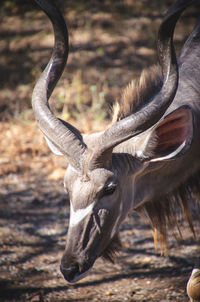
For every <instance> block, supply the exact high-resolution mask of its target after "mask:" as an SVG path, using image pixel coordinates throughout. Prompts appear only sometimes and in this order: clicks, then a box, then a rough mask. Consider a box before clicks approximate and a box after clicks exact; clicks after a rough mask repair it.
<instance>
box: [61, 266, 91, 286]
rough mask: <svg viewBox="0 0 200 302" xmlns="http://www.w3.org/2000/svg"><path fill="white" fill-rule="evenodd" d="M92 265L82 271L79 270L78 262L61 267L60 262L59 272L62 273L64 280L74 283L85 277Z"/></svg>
mask: <svg viewBox="0 0 200 302" xmlns="http://www.w3.org/2000/svg"><path fill="white" fill-rule="evenodd" d="M91 268H92V267H90V268H89V269H87V270H84V271H83V272H80V271H79V266H78V264H75V265H72V266H71V267H67V268H66V267H63V266H62V264H61V265H60V270H61V273H62V274H63V277H64V278H65V280H66V281H67V282H69V283H75V282H77V281H79V280H81V279H83V278H85V277H86V276H87V275H88V274H89V272H90V270H91Z"/></svg>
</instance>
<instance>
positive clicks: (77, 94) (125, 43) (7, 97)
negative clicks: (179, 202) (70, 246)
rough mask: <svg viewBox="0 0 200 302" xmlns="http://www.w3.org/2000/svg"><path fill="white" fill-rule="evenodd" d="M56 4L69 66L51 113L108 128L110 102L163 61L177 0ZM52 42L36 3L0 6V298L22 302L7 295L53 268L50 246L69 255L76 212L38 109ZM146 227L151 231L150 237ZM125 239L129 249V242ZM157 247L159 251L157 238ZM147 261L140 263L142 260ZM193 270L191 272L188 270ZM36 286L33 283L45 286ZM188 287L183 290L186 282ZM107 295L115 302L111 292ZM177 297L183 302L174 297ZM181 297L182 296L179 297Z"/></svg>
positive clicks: (191, 19) (195, 10) (188, 21)
mask: <svg viewBox="0 0 200 302" xmlns="http://www.w3.org/2000/svg"><path fill="white" fill-rule="evenodd" d="M197 2H198V1H197ZM56 3H57V5H58V6H59V8H60V10H61V11H62V13H63V15H64V17H65V20H66V22H67V26H68V31H69V42H70V52H69V58H68V64H67V67H66V68H65V71H64V74H63V76H62V78H61V80H60V81H59V83H58V85H57V87H56V88H55V90H54V92H53V95H52V97H51V101H50V105H51V108H52V109H53V111H54V112H55V113H56V114H57V116H59V117H61V118H62V119H65V120H68V121H69V122H71V123H72V124H73V125H75V126H76V127H78V128H79V129H80V130H81V131H83V132H92V131H99V130H102V129H105V127H107V126H108V124H109V123H110V120H111V115H112V106H113V104H114V103H115V101H116V100H118V99H119V98H120V97H121V93H122V90H123V88H125V87H126V85H127V84H128V83H129V82H130V81H131V80H132V79H134V78H136V77H138V76H139V75H140V73H141V71H142V69H144V68H148V67H149V66H151V65H153V64H156V63H157V55H156V35H157V31H158V27H159V24H160V22H161V20H162V17H163V14H164V12H165V11H166V10H167V8H168V7H169V6H170V5H171V4H172V3H173V1H172V0H162V1H160V0H154V1H152V0H99V1H97V0H90V1H89V0H76V1H74V0H69V1H67V0H57V1H56ZM198 16H200V4H198V5H195V6H192V7H191V8H188V9H187V11H186V12H185V13H184V14H183V16H182V17H181V19H180V21H179V22H178V24H177V26H176V31H175V39H174V41H175V47H176V51H177V54H178V53H179V51H180V49H181V47H182V45H183V43H184V41H185V40H186V39H187V37H188V35H189V33H191V31H192V28H193V27H194V24H195V22H196V20H197V18H198ZM52 46H53V32H52V27H51V24H50V22H49V20H48V19H47V17H46V16H45V15H44V13H43V12H42V11H41V10H40V9H39V8H38V7H37V5H36V4H35V3H34V1H30V0H29V1H23V0H1V4H0V210H1V211H0V212H1V216H0V239H1V242H2V243H3V244H2V255H4V256H3V257H2V258H1V262H0V265H1V269H2V277H1V279H0V289H3V290H4V295H3V296H1V295H0V301H11V300H9V297H11V298H12V299H16V295H17V294H16V292H15V291H14V293H13V296H12V292H11V291H10V288H13V286H14V285H13V284H18V285H19V283H20V282H22V283H23V282H25V281H24V280H25V279H26V278H27V276H29V277H30V278H31V281H30V280H29V281H27V282H28V283H27V284H28V285H30V283H31V282H33V276H36V277H37V273H38V274H41V270H42V269H41V270H39V269H38V271H37V270H36V271H34V269H33V267H34V268H35V267H36V264H35V262H34V261H36V262H37V261H38V263H43V262H44V267H43V269H44V272H43V271H42V273H44V274H46V271H45V267H47V265H49V267H51V262H50V260H47V258H45V257H46V256H45V255H47V250H46V249H47V247H46V246H47V245H48V246H50V247H51V251H52V253H54V254H51V257H54V259H55V258H56V257H58V256H57V251H55V250H54V249H55V242H56V246H57V249H58V250H60V253H61V251H63V249H64V241H65V237H66V231H67V225H66V221H67V220H68V218H69V207H68V208H66V209H65V207H66V200H67V196H66V194H65V193H64V191H63V188H62V184H61V182H62V179H63V176H64V172H65V169H66V166H67V162H66V160H65V159H64V158H60V157H57V156H55V155H53V154H51V152H50V151H49V149H48V147H47V146H46V143H45V141H44V139H43V136H42V134H41V133H40V131H39V130H38V128H37V125H36V123H35V120H34V116H33V111H32V108H31V95H32V91H33V87H34V85H35V83H36V81H37V79H38V78H39V76H40V74H41V72H42V70H43V69H44V68H45V66H46V64H47V63H48V60H49V58H50V55H51V52H52ZM47 209H48V210H49V212H48V211H47ZM37 211H38V212H37ZM138 219H139V218H138ZM136 221H137V220H136ZM143 226H144V225H143ZM135 227H136V226H135ZM128 229H129V233H128V234H129V235H130V236H131V234H132V233H131V231H130V227H127V229H126V231H127V230H128ZM146 229H147V227H146V225H145V226H144V229H143V231H144V230H146ZM126 234H127V233H126ZM143 234H146V233H145V232H144V233H143ZM146 235H147V234H146ZM52 236H54V237H53V239H52ZM127 236H128V235H127ZM124 238H126V239H124V240H125V241H126V242H125V245H126V246H127V248H128V247H129V243H128V242H129V241H130V239H127V238H128V237H126V236H124ZM140 238H141V235H140ZM149 238H150V237H149ZM149 240H150V239H149ZM25 241H26V244H25ZM29 241H30V242H29ZM27 242H29V245H27ZM33 242H35V245H34V244H33ZM150 242H151V244H152V247H151V248H152V249H153V241H151V240H150ZM143 247H144V246H143ZM40 248H41V249H42V251H40ZM145 248H147V247H145ZM35 249H36V250H35ZM38 249H39V252H38V254H37V251H38ZM185 252H186V249H185ZM33 254H34V255H35V256H34V257H33ZM42 255H43V257H44V258H42ZM52 255H53V256H52ZM36 256H37V257H40V258H37V257H36ZM17 259H18V260H17ZM58 259H59V258H58ZM142 259H143V258H141V259H140V260H139V262H140V261H143V262H144V260H142ZM150 260H151V261H152V259H150ZM150 260H148V259H146V262H147V263H149V262H148V261H150ZM31 261H32V262H31ZM45 261H46V262H45ZM52 261H53V260H52ZM58 261H59V260H58ZM139 262H138V263H139ZM31 263H32V264H31ZM52 263H54V262H52ZM22 264H23V265H22ZM31 265H32V266H31ZM45 265H46V266H45ZM143 265H144V263H143ZM58 266H59V265H58V263H56V267H58ZM187 268H188V271H189V269H190V264H189V265H188V267H187ZM51 269H52V267H51ZM116 269H117V268H116ZM122 270H123V268H122ZM16 276H18V277H17V278H18V280H16ZM45 276H46V275H45ZM186 277H187V276H186V275H185V278H186ZM20 278H21V279H20ZM13 280H14V281H13ZM20 280H21V281H20ZM38 280H39V281H37V278H36V281H35V283H34V282H33V283H34V284H36V285H37V282H39V283H38V284H40V283H41V280H40V279H38ZM49 280H50V279H49ZM52 280H55V278H53V279H52ZM52 280H51V281H52ZM13 282H14V283H13ZM49 282H50V281H49ZM52 282H54V281H52ZM59 282H61V281H60V279H59ZM145 282H146V281H145ZM10 284H11V285H12V286H11V285H10ZM52 284H53V283H51V286H53V285H52ZM45 286H46V285H45ZM181 286H182V287H180V289H181V290H182V291H183V286H184V285H181ZM36 287H37V286H36ZM6 288H7V289H6ZM60 290H61V289H60ZM105 292H106V290H105ZM20 293H21V294H20V295H22V296H20V295H19V301H29V298H30V300H31V299H32V291H31V290H28V289H25V290H24V291H22V292H20ZM27 293H28V298H27V300H26V299H25V298H24V297H25V296H26V294H27ZM35 293H36V294H35ZM107 293H108V294H107V296H108V299H110V300H109V301H111V296H110V294H109V290H108V291H107ZM9 294H10V295H11V296H9ZM34 294H35V295H36V300H31V301H36V302H37V301H43V300H42V299H43V298H41V297H42V294H40V295H39V296H37V290H35V291H34ZM182 295H183V293H182ZM147 296H148V295H147ZM1 297H4V298H1ZM6 297H7V298H6ZM14 297H15V298H14ZM20 297H22V298H20ZM38 297H39V298H38ZM54 298H55V297H54ZM1 299H3V300H1ZM6 299H7V300H6ZM23 299H25V300H23ZM37 299H38V300H37ZM99 299H100V298H99ZM102 299H103V298H102ZM105 299H107V298H105ZM113 299H114V298H113ZM138 299H139V298H138ZM141 299H142V298H141ZM173 299H174V298H172V300H173ZM12 301H15V300H12ZM16 301H18V300H16ZM45 301H46V300H45ZM50 301H57V300H50ZM59 301H61V300H59ZM66 301H75V300H73V299H72V300H66ZM76 301H78V300H76ZM86 301H89V300H87V299H86ZM98 301H100V300H98ZM102 301H103V300H102ZM113 301H114V300H113ZM115 301H118V300H115ZM119 301H120V300H119ZM134 301H140V300H134ZM141 301H155V300H152V298H151V300H141ZM158 301H161V300H160V299H159V300H158ZM167 301H168V300H167ZM173 301H175V300H173ZM176 301H179V300H178V298H177V297H176ZM180 301H185V300H181V298H180Z"/></svg>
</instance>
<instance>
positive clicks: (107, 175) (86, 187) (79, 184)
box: [64, 166, 114, 206]
mask: <svg viewBox="0 0 200 302" xmlns="http://www.w3.org/2000/svg"><path fill="white" fill-rule="evenodd" d="M113 176H114V174H113V172H112V171H109V170H107V169H103V168H99V169H95V170H92V171H89V172H88V173H87V174H82V173H81V172H79V171H77V170H75V169H74V168H73V167H71V166H68V168H67V170H66V173H65V179H64V185H65V187H66V189H67V190H68V191H69V194H70V198H71V201H73V202H77V201H79V200H81V201H82V203H84V204H85V206H86V205H87V204H88V203H90V200H93V199H94V197H95V196H96V194H97V193H98V192H99V191H100V190H101V189H102V188H103V187H104V185H105V183H106V182H107V181H108V180H109V179H111V178H112V177H113Z"/></svg>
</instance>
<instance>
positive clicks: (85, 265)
mask: <svg viewBox="0 0 200 302" xmlns="http://www.w3.org/2000/svg"><path fill="white" fill-rule="evenodd" d="M35 1H36V2H37V3H38V4H39V6H40V7H41V8H42V9H43V11H44V12H45V13H46V14H47V15H48V17H49V18H50V20H51V22H52V24H53V29H54V36H55V44H54V48H53V54H52V57H51V59H50V61H49V63H48V65H47V67H46V69H45V70H44V71H43V73H42V75H41V77H40V79H39V80H38V82H37V84H36V86H35V88H34V91H33V99H32V104H33V110H34V114H35V117H36V120H37V123H38V126H39V128H40V130H41V131H42V132H43V134H44V136H45V138H46V140H47V143H48V145H49V147H50V148H51V150H52V151H53V152H54V153H55V154H58V155H63V156H65V157H66V158H67V159H68V162H69V165H68V168H67V170H66V173H65V178H64V186H65V189H66V190H67V192H68V194H69V197H70V222H69V229H68V235H67V243H66V248H65V252H64V255H63V257H62V260H61V271H62V273H63V275H64V278H65V279H66V280H67V281H69V282H75V281H77V280H79V279H81V278H82V277H83V276H84V275H85V274H86V273H87V272H88V271H89V269H90V268H91V267H92V265H93V264H94V262H95V260H96V259H97V258H98V257H100V256H103V257H104V258H107V259H110V260H112V256H113V254H114V252H115V251H116V250H117V249H118V247H119V245H120V242H119V238H118V228H119V225H120V223H121V222H122V220H123V219H124V218H125V216H126V214H127V213H128V211H129V209H130V204H131V202H132V201H131V196H130V194H131V193H130V192H128V191H127V189H126V186H128V183H129V181H131V183H132V182H133V178H134V177H135V175H137V173H139V171H140V170H141V169H142V168H143V165H144V158H143V159H142V157H141V158H139V159H138V158H137V157H136V156H135V157H133V156H132V155H128V154H126V153H124V152H123V151H122V149H123V148H120V150H119V149H118V147H119V146H122V145H123V144H126V142H127V141H128V140H130V139H133V140H132V142H133V144H134V142H135V141H137V140H138V139H139V137H140V135H141V134H142V133H143V132H145V131H149V129H151V128H152V127H153V126H154V125H156V124H157V123H158V122H159V120H160V119H161V118H162V117H163V114H164V113H165V112H166V110H167V108H168V107H169V105H170V104H171V102H172V101H173V99H174V96H175V94H176V90H177V85H178V71H177V62H176V55H175V52H174V47H173V32H174V28H175V25H176V22H177V20H178V18H179V16H180V14H181V12H182V11H183V10H184V9H185V7H186V6H187V1H177V2H176V3H175V4H174V5H173V6H172V7H171V8H170V9H169V11H168V12H167V14H166V15H165V17H164V19H163V21H162V23H161V25H160V28H159V32H158V42H157V43H158V57H159V61H160V65H161V69H162V85H161V87H160V88H159V89H158V91H156V93H154V95H153V96H150V97H149V99H147V100H146V102H145V104H143V105H142V106H140V107H139V108H137V110H136V111H135V112H134V113H133V114H131V115H129V116H128V117H125V118H123V119H121V120H118V121H116V122H115V123H113V124H112V125H111V126H110V127H109V128H108V129H106V130H105V131H103V132H99V133H94V134H90V135H83V134H81V133H80V132H79V130H78V129H76V128H75V127H74V126H72V125H71V124H69V123H68V122H66V121H63V120H61V119H59V118H57V117H56V116H55V115H54V114H53V113H52V111H51V110H50V107H49V104H48V100H49V97H50V95H51V93H52V91H53V89H54V87H55V85H56V83H57V81H58V80H59V78H60V76H61V74H62V71H63V69H64V67H65V64H66V61H67V57H68V32H67V28H66V25H65V22H64V20H63V17H62V15H61V14H60V12H59V10H58V9H57V8H56V6H55V5H54V4H53V3H52V2H51V1H50V0H35ZM134 139H135V140H134ZM136 151H137V150H136ZM136 153H137V152H136ZM130 166H131V170H132V171H134V173H133V174H134V175H133V176H131V177H129V170H130ZM125 201H126V202H125Z"/></svg>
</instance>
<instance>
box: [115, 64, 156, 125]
mask: <svg viewBox="0 0 200 302" xmlns="http://www.w3.org/2000/svg"><path fill="white" fill-rule="evenodd" d="M161 86H162V76H161V69H160V67H159V66H153V67H151V68H150V69H148V70H144V71H143V72H142V74H141V76H140V78H139V79H137V80H133V81H132V82H131V83H130V84H129V85H128V86H127V87H126V88H125V89H124V91H123V92H122V96H121V99H120V100H119V101H118V103H117V104H116V105H115V106H114V110H113V121H112V122H113V123H114V122H116V121H118V120H121V119H123V118H125V117H127V116H129V115H130V114H132V113H134V112H136V111H137V110H139V109H140V107H142V106H143V105H144V104H145V103H146V102H148V101H149V100H150V99H151V98H152V97H153V95H154V94H156V93H157V92H158V91H159V89H160V88H161Z"/></svg>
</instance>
